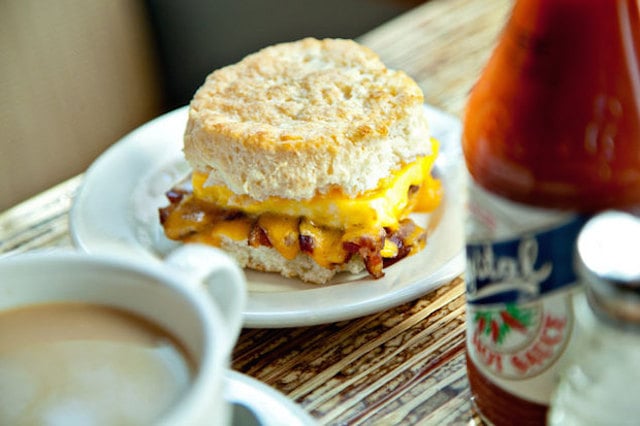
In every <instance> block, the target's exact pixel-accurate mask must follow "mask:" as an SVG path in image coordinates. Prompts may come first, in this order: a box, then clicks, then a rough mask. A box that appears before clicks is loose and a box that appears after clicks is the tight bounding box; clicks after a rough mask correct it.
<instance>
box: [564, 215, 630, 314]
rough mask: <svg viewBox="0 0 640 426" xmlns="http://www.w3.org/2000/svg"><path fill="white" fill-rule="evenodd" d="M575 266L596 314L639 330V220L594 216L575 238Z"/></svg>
mask: <svg viewBox="0 0 640 426" xmlns="http://www.w3.org/2000/svg"><path fill="white" fill-rule="evenodd" d="M576 264H577V265H576V266H577V268H576V269H577V271H578V274H579V275H580V277H581V279H582V281H583V282H584V284H585V286H586V293H587V297H588V300H589V303H590V305H591V307H592V309H593V310H594V312H595V313H596V314H598V315H599V316H600V317H602V318H604V319H607V320H610V321H614V322H617V323H620V324H622V325H628V326H634V327H635V326H640V218H638V217H636V216H633V215H631V214H629V213H625V212H621V211H606V212H604V213H600V214H598V215H596V216H594V217H593V218H592V219H590V220H589V221H588V222H587V224H586V225H585V226H584V228H583V229H582V230H581V232H580V235H579V236H578V241H577V247H576Z"/></svg>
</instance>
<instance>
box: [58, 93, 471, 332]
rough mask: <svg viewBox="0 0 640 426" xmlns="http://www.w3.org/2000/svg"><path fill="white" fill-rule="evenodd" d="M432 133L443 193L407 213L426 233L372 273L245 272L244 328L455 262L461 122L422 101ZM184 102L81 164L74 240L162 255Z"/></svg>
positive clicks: (369, 306) (358, 299) (369, 302)
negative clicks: (423, 208)
mask: <svg viewBox="0 0 640 426" xmlns="http://www.w3.org/2000/svg"><path fill="white" fill-rule="evenodd" d="M425 109H426V112H427V115H428V118H429V120H430V124H431V129H432V132H433V134H434V136H435V137H436V138H437V139H438V140H439V141H440V154H439V156H438V159H437V161H436V164H435V167H434V170H435V173H436V174H437V175H438V176H439V177H440V178H441V179H442V182H443V184H444V188H445V197H444V200H443V203H442V205H441V206H440V207H439V208H438V209H437V210H436V211H435V212H433V213H431V214H429V215H415V216H414V219H415V220H416V222H417V223H419V224H421V225H423V226H426V227H427V229H428V230H429V232H430V234H429V237H428V241H427V247H426V248H425V249H424V250H423V251H422V252H420V253H418V254H416V255H414V256H411V257H408V258H405V259H403V260H402V261H400V262H397V263H396V264H394V265H392V266H390V267H388V268H386V269H385V276H384V277H383V278H381V279H378V280H373V279H371V278H370V277H369V276H368V275H366V274H363V275H359V276H352V275H349V274H339V275H337V276H336V277H334V280H333V281H332V283H331V284H330V285H327V286H315V285H311V284H305V283H303V282H301V281H299V280H295V279H287V278H283V277H281V276H280V275H278V274H270V273H260V272H255V271H246V275H247V281H248V287H249V300H248V304H247V308H246V310H245V312H244V326H245V327H293V326H306V325H316V324H322V323H328V322H335V321H341V320H346V319H352V318H356V317H359V316H363V315H367V314H371V313H374V312H378V311H380V310H384V309H387V308H390V307H393V306H396V305H399V304H401V303H404V302H407V301H410V300H413V299H416V298H418V297H420V296H421V295H423V294H425V293H426V292H428V291H430V290H432V289H434V288H436V287H438V286H440V285H442V284H443V283H445V282H447V281H449V280H451V279H452V278H454V277H455V276H457V275H459V274H460V273H461V272H462V271H463V269H464V253H463V247H464V243H463V242H464V240H463V227H462V210H463V206H462V204H463V200H462V198H463V197H462V195H463V193H464V192H463V178H462V173H463V168H462V159H461V150H460V142H459V140H460V123H459V121H458V120H457V119H456V118H453V117H451V116H449V115H447V114H444V113H443V112H441V111H439V110H436V109H434V108H432V107H429V106H425ZM186 119H187V108H186V107H183V108H180V109H177V110H175V111H172V112H170V113H168V114H165V115H163V116H161V117H158V118H157V119H155V120H153V121H151V122H149V123H147V124H145V125H143V126H142V127H140V128H138V129H137V130H135V131H133V132H132V133H130V134H129V135H127V136H125V137H124V138H123V139H121V140H120V141H118V142H117V143H115V144H114V145H113V146H111V147H110V148H109V149H108V150H107V151H105V152H104V154H102V155H101V156H100V157H99V158H98V159H97V160H96V161H95V162H94V163H93V164H92V165H91V167H90V168H89V169H88V170H87V172H86V174H85V177H84V181H83V185H82V188H81V189H80V192H79V194H78V196H77V198H76V201H75V204H74V206H73V208H72V211H71V215H70V226H71V235H72V237H73V240H74V242H75V244H76V245H77V246H78V247H80V248H81V249H83V250H85V251H87V252H90V253H105V252H106V253H111V254H120V255H124V256H127V257H134V258H138V259H140V260H142V261H162V259H163V257H164V256H165V255H166V254H167V253H168V252H170V251H171V250H172V249H173V248H175V247H176V243H175V242H173V241H169V240H168V239H166V238H165V237H164V234H163V232H162V228H161V226H160V225H159V221H158V208H159V207H162V206H165V205H167V200H166V198H165V196H164V193H165V192H166V191H167V190H168V189H169V188H170V187H171V186H172V185H173V184H174V183H175V182H176V181H178V180H179V179H180V178H182V177H183V176H185V175H186V174H188V173H189V167H188V165H187V163H186V162H185V161H184V159H183V155H182V135H183V132H184V128H185V125H186Z"/></svg>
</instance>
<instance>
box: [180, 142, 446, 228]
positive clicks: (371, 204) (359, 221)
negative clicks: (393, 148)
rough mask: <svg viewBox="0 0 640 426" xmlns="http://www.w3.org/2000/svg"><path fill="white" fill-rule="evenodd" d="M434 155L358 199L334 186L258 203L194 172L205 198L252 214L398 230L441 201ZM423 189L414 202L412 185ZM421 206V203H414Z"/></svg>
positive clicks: (197, 192) (196, 189)
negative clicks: (414, 213) (298, 197)
mask: <svg viewBox="0 0 640 426" xmlns="http://www.w3.org/2000/svg"><path fill="white" fill-rule="evenodd" d="M432 145H433V150H434V153H433V154H432V155H430V156H426V157H422V158H420V159H418V160H417V161H414V162H413V163H410V164H408V165H405V166H404V167H403V168H401V169H400V170H398V171H396V172H394V173H393V174H391V175H390V176H389V177H387V178H385V179H382V180H381V181H380V183H379V184H378V187H377V188H376V189H373V190H370V191H367V192H365V193H363V194H361V195H360V196H358V197H356V198H349V197H347V196H345V195H344V194H342V193H341V192H340V191H339V190H337V189H334V190H331V191H330V192H328V193H326V194H318V195H316V196H315V197H313V198H311V199H309V200H289V199H285V198H279V197H270V198H268V199H266V200H263V201H256V200H254V199H253V198H251V197H249V196H247V195H237V194H235V193H233V192H232V191H231V190H229V189H228V188H227V187H226V186H224V185H211V186H205V185H204V184H205V182H206V180H207V175H206V174H203V173H197V172H194V173H193V177H192V184H193V191H194V194H195V196H196V197H197V198H198V199H200V200H203V201H206V202H209V203H212V204H214V205H217V206H224V207H225V208H227V209H235V210H239V211H242V212H244V213H246V214H247V215H251V216H260V215H262V214H265V213H274V212H277V213H278V214H280V215H284V216H290V217H306V218H308V219H309V220H311V221H313V222H314V223H315V224H317V225H322V226H327V227H330V228H340V229H346V228H350V227H354V226H360V227H367V228H379V227H387V228H391V229H396V228H397V226H398V221H399V220H401V219H403V218H404V217H406V216H407V215H408V214H409V213H410V212H411V211H415V210H420V211H430V210H433V209H434V208H435V207H437V205H438V204H439V202H440V192H441V189H440V182H439V181H437V180H435V179H433V178H432V177H431V174H430V173H431V167H432V166H433V162H434V160H435V157H436V153H435V151H436V150H437V143H436V142H435V141H434V142H433V144H432ZM411 186H415V187H420V194H419V195H418V196H417V197H413V200H415V202H414V203H410V193H409V188H410V187H411ZM415 204H417V205H415Z"/></svg>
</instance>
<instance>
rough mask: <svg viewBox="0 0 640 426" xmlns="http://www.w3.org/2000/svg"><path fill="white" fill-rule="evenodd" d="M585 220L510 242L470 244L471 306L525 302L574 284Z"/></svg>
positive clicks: (572, 218)
mask: <svg viewBox="0 0 640 426" xmlns="http://www.w3.org/2000/svg"><path fill="white" fill-rule="evenodd" d="M585 221H586V218H585V217H582V216H572V217H571V218H570V220H569V221H568V222H567V223H564V224H561V225H559V226H557V227H554V228H551V229H547V230H544V231H542V232H539V233H526V234H524V235H522V236H520V237H518V238H513V239H509V240H506V241H493V242H492V241H485V242H481V243H468V244H467V277H466V282H467V297H468V302H469V303H474V304H493V303H524V302H530V301H532V300H535V299H537V298H538V297H540V296H544V295H545V294H549V293H551V292H553V291H556V290H558V289H560V288H562V287H565V286H568V285H573V284H574V283H575V281H576V274H575V272H574V267H573V266H574V261H573V258H574V250H575V241H576V238H577V236H578V233H579V232H580V229H581V228H582V226H583V225H584V223H585Z"/></svg>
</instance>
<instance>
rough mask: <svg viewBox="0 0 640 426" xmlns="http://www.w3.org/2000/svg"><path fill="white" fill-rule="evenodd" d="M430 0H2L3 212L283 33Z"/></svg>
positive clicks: (349, 27)
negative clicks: (218, 71)
mask: <svg viewBox="0 0 640 426" xmlns="http://www.w3.org/2000/svg"><path fill="white" fill-rule="evenodd" d="M419 3H422V1H420V0H322V1H319V0H184V1H176V0H146V1H142V0H138V1H135V0H110V1H83V0H57V1H42V0H0V101H1V102H0V138H1V139H0V212H1V211H3V210H5V209H7V208H9V207H11V206H12V205H14V204H16V203H18V202H20V201H22V200H25V199H26V198H28V197H30V196H32V195H35V194H36V193H38V192H41V191H43V190H44V189H47V188H49V187H51V186H53V185H55V184H57V183H60V182H62V181H64V180H66V179H68V178H70V177H72V176H75V175H76V174H78V173H81V172H82V171H84V170H85V169H86V168H87V167H88V166H89V165H90V164H91V162H92V161H93V160H94V159H95V158H96V157H97V156H98V155H100V153H102V152H103V151H104V150H105V149H107V148H108V147H109V146H110V145H111V144H113V143H114V142H116V141H117V140H118V139H120V138H121V137H122V136H124V135H125V134H127V133H128V132H130V131H131V130H133V129H135V128H136V127H137V126H139V125H140V124H142V123H144V122H146V121H148V120H150V119H152V118H154V117H156V116H158V115H160V114H162V113H164V112H167V111H169V110H172V109H174V108H176V107H180V106H183V105H186V104H187V103H188V102H189V100H190V98H191V96H192V94H193V92H195V90H196V89H197V87H198V86H199V85H200V84H201V83H202V82H203V81H204V78H205V77H206V75H207V74H209V73H210V72H211V71H212V70H214V69H216V68H219V67H221V66H224V65H228V64H231V63H234V62H236V61H238V60H239V59H241V58H242V57H243V56H245V55H246V54H248V53H251V52H254V51H256V50H258V49H260V48H262V47H265V46H267V45H270V44H273V43H277V42H283V41H290V40H296V39H299V38H303V37H306V36H313V37H318V38H323V37H342V38H355V37H357V36H359V35H361V34H363V33H365V32H367V31H369V30H370V29H372V28H374V27H376V26H378V25H380V24H381V23H383V22H385V21H387V20H389V19H391V18H393V17H395V16H397V15H399V14H401V13H403V12H405V11H406V10H408V9H410V8H412V7H415V6H417V5H418V4H419ZM114 185H117V182H114Z"/></svg>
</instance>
